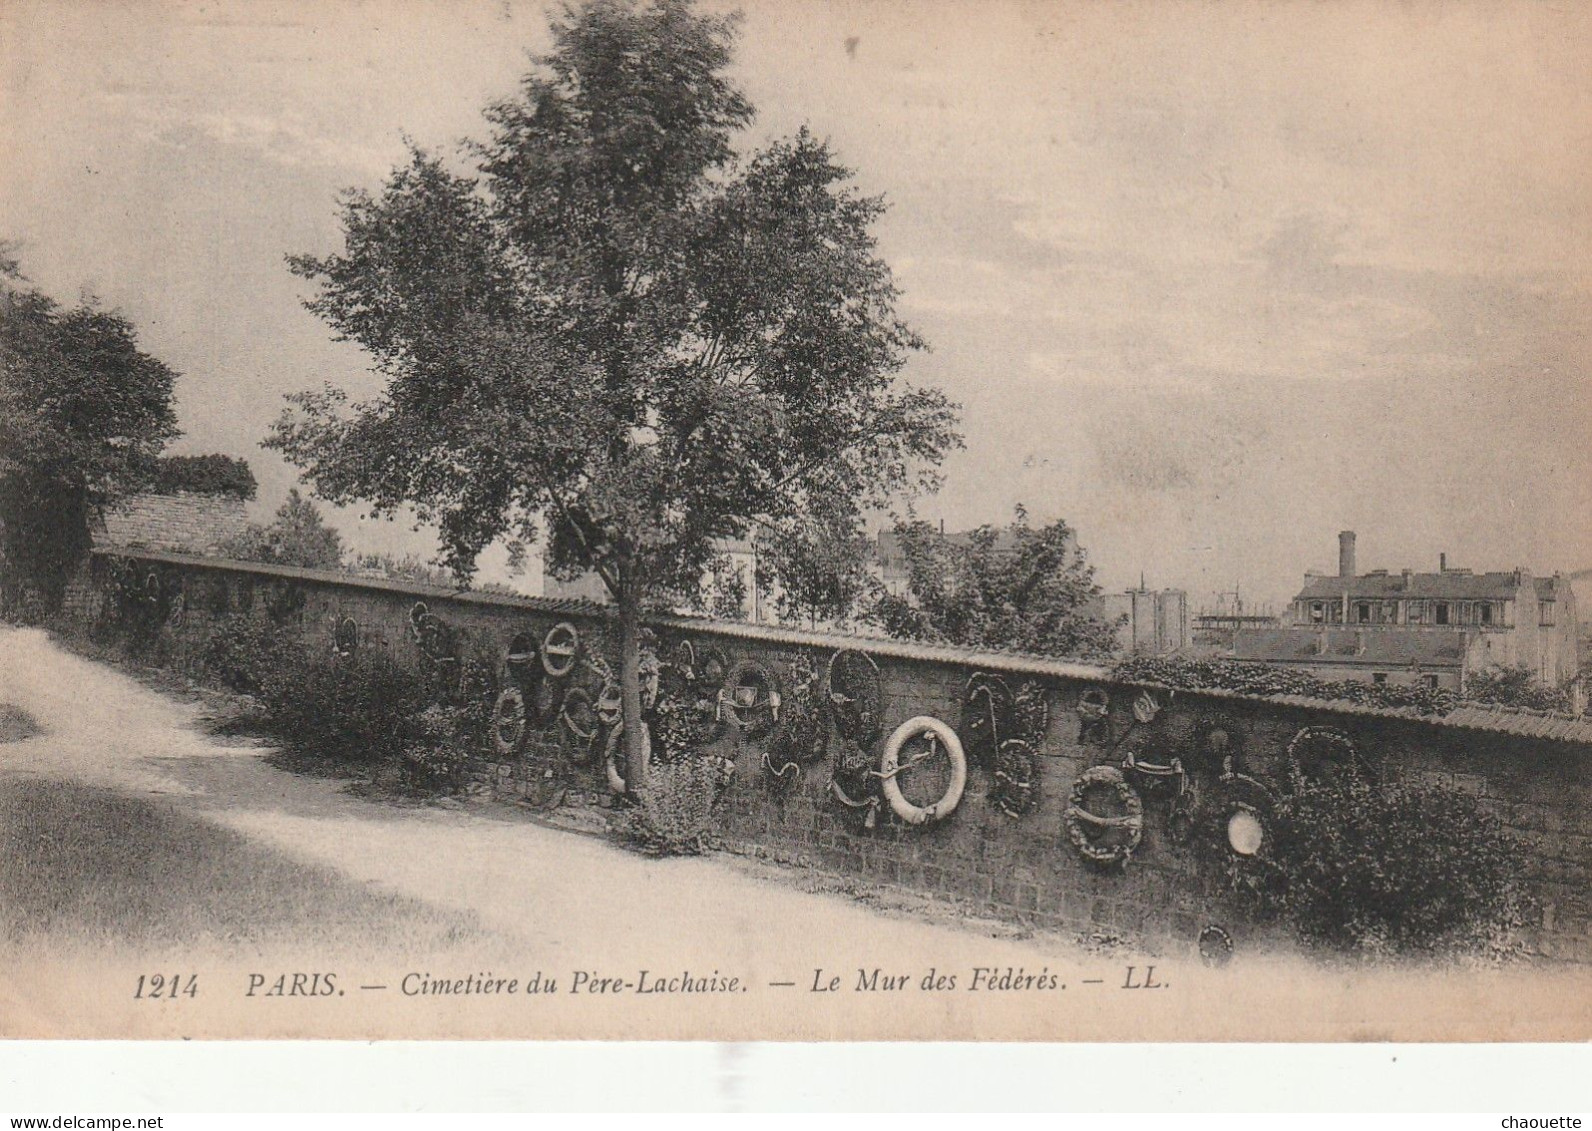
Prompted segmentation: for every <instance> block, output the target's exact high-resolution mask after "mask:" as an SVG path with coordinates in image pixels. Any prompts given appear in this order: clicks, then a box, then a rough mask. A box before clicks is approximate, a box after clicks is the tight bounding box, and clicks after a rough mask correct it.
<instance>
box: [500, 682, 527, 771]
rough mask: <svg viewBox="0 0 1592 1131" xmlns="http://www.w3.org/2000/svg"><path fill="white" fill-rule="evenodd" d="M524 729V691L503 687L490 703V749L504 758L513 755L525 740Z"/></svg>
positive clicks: (518, 750)
mask: <svg viewBox="0 0 1592 1131" xmlns="http://www.w3.org/2000/svg"><path fill="white" fill-rule="evenodd" d="M525 731H526V709H525V693H524V692H523V691H521V690H520V689H519V688H518V687H505V688H504V689H503V690H502V691H500V692H498V696H497V701H496V702H494V703H493V704H492V749H493V750H495V751H496V752H497V753H498V754H499V755H501V756H502V757H504V758H512V757H514V756H515V755H516V754H518V753H519V752H520V745H521V744H522V743H523V742H524V741H525Z"/></svg>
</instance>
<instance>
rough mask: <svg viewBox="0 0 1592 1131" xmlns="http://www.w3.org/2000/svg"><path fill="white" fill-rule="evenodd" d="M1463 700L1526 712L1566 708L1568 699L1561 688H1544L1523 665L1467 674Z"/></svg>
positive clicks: (1534, 675) (1568, 703) (1568, 707)
mask: <svg viewBox="0 0 1592 1131" xmlns="http://www.w3.org/2000/svg"><path fill="white" fill-rule="evenodd" d="M1465 698H1466V699H1469V700H1471V701H1472V702H1475V703H1494V704H1497V705H1499V706H1501V707H1524V708H1526V709H1527V710H1530V711H1568V710H1569V709H1570V696H1569V695H1568V694H1567V693H1566V692H1565V691H1564V690H1563V689H1561V688H1557V687H1547V686H1544V685H1543V684H1541V683H1539V682H1538V681H1537V677H1536V674H1535V673H1533V672H1532V670H1531V669H1530V668H1528V667H1523V666H1522V667H1512V668H1490V669H1488V670H1487V671H1483V672H1475V673H1473V674H1471V675H1470V676H1469V677H1467V678H1466V680H1465Z"/></svg>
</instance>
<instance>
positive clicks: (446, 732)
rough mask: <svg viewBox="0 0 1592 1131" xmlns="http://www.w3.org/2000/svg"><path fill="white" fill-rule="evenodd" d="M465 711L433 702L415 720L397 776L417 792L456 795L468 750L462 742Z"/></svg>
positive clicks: (466, 767)
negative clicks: (411, 735)
mask: <svg viewBox="0 0 1592 1131" xmlns="http://www.w3.org/2000/svg"><path fill="white" fill-rule="evenodd" d="M466 712H467V708H461V707H450V706H444V705H442V704H438V703H433V704H432V705H431V706H429V707H426V708H424V709H423V710H422V711H421V712H420V713H419V714H418V715H416V716H415V718H414V721H413V723H414V725H413V727H412V734H413V737H412V739H411V740H410V742H409V744H408V745H406V746H405V747H404V750H403V753H402V755H401V756H400V759H399V763H398V777H399V780H400V781H401V782H402V783H403V784H404V786H405V787H406V788H408V789H410V790H413V791H414V792H416V793H455V792H457V791H458V790H459V789H460V788H461V787H462V786H463V785H464V782H465V777H466V773H467V771H468V770H469V766H470V747H469V745H468V744H467V742H466V741H465V739H464V737H463V736H464V734H466V733H467V732H468V730H469V722H468V720H467V719H466V718H465V717H464V716H465V715H466Z"/></svg>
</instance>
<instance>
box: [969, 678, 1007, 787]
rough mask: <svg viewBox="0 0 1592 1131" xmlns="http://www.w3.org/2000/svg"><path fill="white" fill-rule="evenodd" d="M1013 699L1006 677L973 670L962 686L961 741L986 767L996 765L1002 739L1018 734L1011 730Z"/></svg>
mask: <svg viewBox="0 0 1592 1131" xmlns="http://www.w3.org/2000/svg"><path fill="white" fill-rule="evenodd" d="M1013 702H1014V697H1013V695H1012V692H1011V688H1009V687H1007V686H1006V681H1005V680H1003V679H1002V678H1001V677H1000V676H998V675H991V674H989V673H988V672H974V673H973V674H972V675H971V676H969V677H968V680H967V686H966V687H964V688H963V690H962V718H961V723H962V725H961V727H960V728H959V730H960V731H961V735H962V743H963V745H964V746H965V747H966V749H967V752H968V754H969V755H971V756H972V758H973V760H974V761H976V762H977V763H978V764H979V765H980V766H983V767H984V768H986V769H989V768H991V767H993V766H994V765H995V756H996V754H997V752H998V751H999V750H1000V746H1001V743H1002V742H1004V741H1005V740H1006V739H1008V738H1015V737H1017V736H1016V735H1014V734H1012V733H1011V729H1012V727H1011V723H1012V707H1013Z"/></svg>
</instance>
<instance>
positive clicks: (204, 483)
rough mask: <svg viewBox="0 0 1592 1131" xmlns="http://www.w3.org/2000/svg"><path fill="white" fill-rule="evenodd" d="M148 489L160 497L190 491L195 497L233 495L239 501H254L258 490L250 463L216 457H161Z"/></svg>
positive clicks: (149, 481) (212, 455) (150, 477)
mask: <svg viewBox="0 0 1592 1131" xmlns="http://www.w3.org/2000/svg"><path fill="white" fill-rule="evenodd" d="M146 486H147V487H148V489H149V490H151V491H154V492H156V493H157V494H161V495H172V494H176V493H177V492H178V491H188V492H191V493H193V494H195V495H230V496H232V497H234V498H238V499H252V498H254V493H255V491H256V490H257V489H258V484H256V483H255V480H254V472H253V471H251V470H250V469H249V464H248V461H247V460H241V459H238V458H236V457H234V456H226V455H220V454H217V453H211V454H209V455H202V456H160V457H159V458H158V459H156V460H155V464H154V467H153V469H152V470H151V472H150V475H149V479H148V483H147V484H146Z"/></svg>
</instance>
